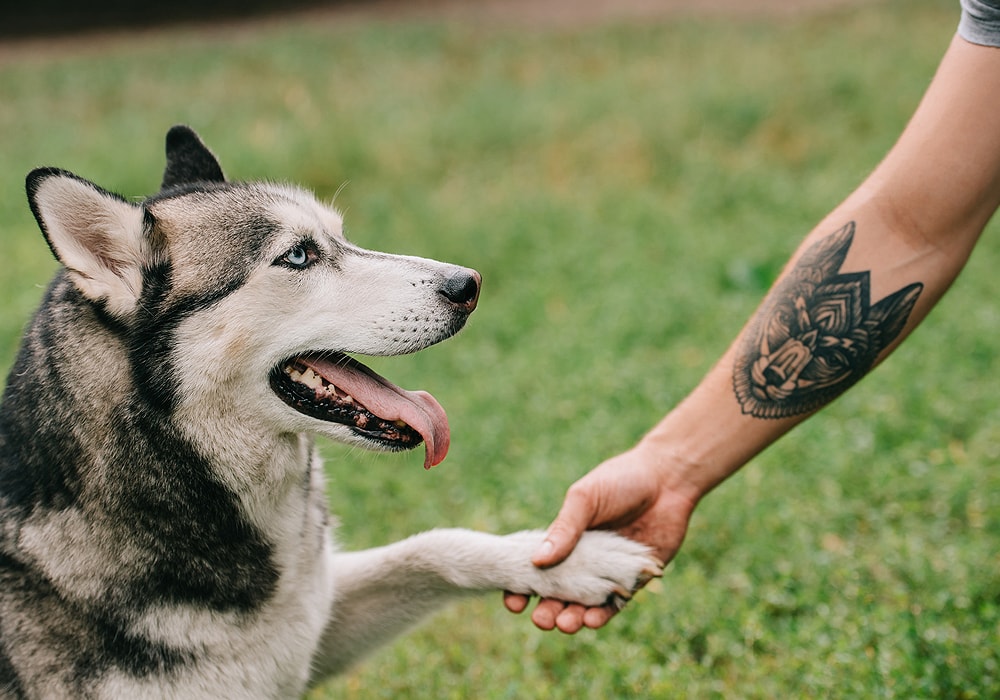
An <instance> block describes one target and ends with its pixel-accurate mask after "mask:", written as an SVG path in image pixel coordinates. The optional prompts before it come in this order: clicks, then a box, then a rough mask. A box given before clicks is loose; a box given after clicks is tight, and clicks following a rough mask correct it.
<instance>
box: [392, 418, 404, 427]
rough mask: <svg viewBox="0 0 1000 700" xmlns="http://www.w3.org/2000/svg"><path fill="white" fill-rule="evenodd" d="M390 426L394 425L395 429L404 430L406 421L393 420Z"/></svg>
mask: <svg viewBox="0 0 1000 700" xmlns="http://www.w3.org/2000/svg"><path fill="white" fill-rule="evenodd" d="M392 424H393V425H395V426H396V427H397V428H405V427H406V421H405V420H394V421H393V422H392Z"/></svg>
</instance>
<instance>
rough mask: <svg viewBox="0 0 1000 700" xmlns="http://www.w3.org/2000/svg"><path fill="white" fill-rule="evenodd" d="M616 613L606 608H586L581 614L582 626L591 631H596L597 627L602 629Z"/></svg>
mask: <svg viewBox="0 0 1000 700" xmlns="http://www.w3.org/2000/svg"><path fill="white" fill-rule="evenodd" d="M617 613H618V611H617V610H614V609H612V608H610V607H607V606H604V607H600V608H587V610H586V611H585V612H584V614H583V624H584V625H585V626H586V627H589V628H590V629H592V630H596V629H598V628H599V627H604V625H606V624H607V622H608V620H610V619H611V618H612V617H614V616H615V615H616V614H617Z"/></svg>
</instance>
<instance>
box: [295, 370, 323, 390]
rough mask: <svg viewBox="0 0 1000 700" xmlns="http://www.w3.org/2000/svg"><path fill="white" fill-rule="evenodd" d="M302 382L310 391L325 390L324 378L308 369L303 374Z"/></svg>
mask: <svg viewBox="0 0 1000 700" xmlns="http://www.w3.org/2000/svg"><path fill="white" fill-rule="evenodd" d="M299 381H300V382H302V383H303V384H305V385H306V386H307V387H309V388H310V389H322V388H323V378H322V377H321V376H319V375H318V374H316V373H315V372H313V371H312V370H311V369H307V370H306V371H305V372H303V373H302V375H301V378H300V379H299Z"/></svg>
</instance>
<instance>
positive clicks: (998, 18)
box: [958, 0, 1000, 46]
mask: <svg viewBox="0 0 1000 700" xmlns="http://www.w3.org/2000/svg"><path fill="white" fill-rule="evenodd" d="M958 33H959V35H960V36H961V37H962V38H963V39H965V40H966V41H971V42H972V43H973V44H983V45H985V46H1000V0H962V19H961V20H960V21H959V23H958Z"/></svg>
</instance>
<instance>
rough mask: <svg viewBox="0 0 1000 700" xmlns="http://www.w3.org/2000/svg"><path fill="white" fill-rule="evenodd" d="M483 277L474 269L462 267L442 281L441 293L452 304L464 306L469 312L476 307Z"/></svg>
mask: <svg viewBox="0 0 1000 700" xmlns="http://www.w3.org/2000/svg"><path fill="white" fill-rule="evenodd" d="M482 283H483V278H482V277H480V276H479V273H478V272H476V271H475V270H467V269H465V268H462V269H460V270H457V271H456V272H453V273H452V274H451V276H450V277H448V279H446V280H445V281H444V285H442V287H441V293H442V294H443V295H444V296H445V298H446V299H447V300H448V301H450V302H451V303H453V304H456V305H458V306H462V307H465V309H466V310H467V311H468V312H469V313H471V312H472V310H473V309H475V308H476V303H477V302H478V301H479V288H480V286H482Z"/></svg>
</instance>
